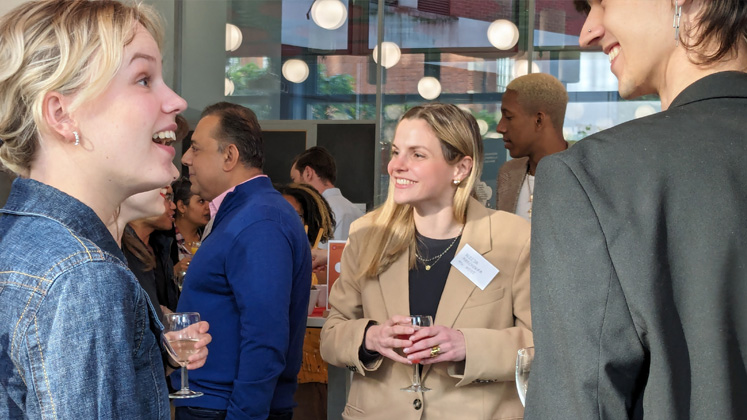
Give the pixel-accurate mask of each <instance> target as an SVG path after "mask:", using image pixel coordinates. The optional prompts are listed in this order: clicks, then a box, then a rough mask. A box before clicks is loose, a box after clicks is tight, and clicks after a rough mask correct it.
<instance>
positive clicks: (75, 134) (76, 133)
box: [73, 131, 80, 146]
mask: <svg viewBox="0 0 747 420" xmlns="http://www.w3.org/2000/svg"><path fill="white" fill-rule="evenodd" d="M73 135H74V136H75V146H77V145H79V144H80V134H78V132H77V131H73Z"/></svg>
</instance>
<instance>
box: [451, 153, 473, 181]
mask: <svg viewBox="0 0 747 420" xmlns="http://www.w3.org/2000/svg"><path fill="white" fill-rule="evenodd" d="M473 164H474V162H473V160H472V156H464V157H463V158H461V159H460V160H459V162H457V163H456V165H454V179H458V180H459V181H464V180H465V179H467V177H469V174H470V173H472V165H473Z"/></svg>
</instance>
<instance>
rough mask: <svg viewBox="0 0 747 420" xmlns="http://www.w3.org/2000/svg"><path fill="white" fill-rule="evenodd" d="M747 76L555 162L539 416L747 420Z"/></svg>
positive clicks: (541, 273) (700, 86)
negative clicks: (746, 367)
mask: <svg viewBox="0 0 747 420" xmlns="http://www.w3.org/2000/svg"><path fill="white" fill-rule="evenodd" d="M746 126H747V74H744V73H736V72H728V73H719V74H715V75H711V76H708V77H706V78H703V79H701V80H699V81H698V82H696V83H694V84H692V85H691V86H689V87H688V88H687V89H685V90H684V91H683V92H682V93H681V94H680V95H679V96H678V97H677V98H676V99H675V100H674V102H673V103H672V105H671V107H670V109H669V110H667V111H665V112H661V113H659V114H655V115H652V116H650V117H646V118H641V119H638V120H635V121H632V122H629V123H626V124H622V125H620V126H618V127H615V128H612V129H610V130H606V131H603V132H601V133H598V134H596V135H593V136H591V137H590V138H588V139H586V140H584V141H582V142H579V144H578V145H576V146H575V147H573V148H572V149H570V150H568V151H567V152H564V153H560V154H556V155H552V156H549V157H546V158H544V159H542V161H541V162H540V165H539V168H538V171H537V187H536V194H535V201H534V216H533V219H532V224H533V226H532V227H533V229H532V262H531V266H532V268H531V270H532V286H531V292H532V321H533V326H534V339H535V347H536V359H535V362H534V366H533V369H532V373H531V381H530V385H529V393H528V396H527V410H526V417H525V418H527V419H542V420H547V419H597V418H604V419H628V418H634V419H643V418H651V419H677V420H680V419H747V370H746V369H745V365H746V364H747V134H746V133H747V128H746Z"/></svg>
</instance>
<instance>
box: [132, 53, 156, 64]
mask: <svg viewBox="0 0 747 420" xmlns="http://www.w3.org/2000/svg"><path fill="white" fill-rule="evenodd" d="M137 59H143V60H146V61H150V62H152V63H155V62H156V58H155V57H153V56H152V55H148V54H143V53H135V54H134V55H133V56H132V58H131V59H130V64H132V63H133V62H134V61H135V60H137Z"/></svg>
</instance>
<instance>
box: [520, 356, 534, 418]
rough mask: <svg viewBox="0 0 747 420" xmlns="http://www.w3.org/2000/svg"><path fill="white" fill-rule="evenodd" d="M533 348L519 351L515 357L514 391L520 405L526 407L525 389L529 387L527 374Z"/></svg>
mask: <svg viewBox="0 0 747 420" xmlns="http://www.w3.org/2000/svg"><path fill="white" fill-rule="evenodd" d="M533 360H534V347H524V348H523V349H519V353H518V355H517V356H516V389H517V390H518V391H519V399H520V400H521V405H523V406H526V403H525V401H526V398H527V388H528V387H529V373H530V372H531V371H532V361H533Z"/></svg>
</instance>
